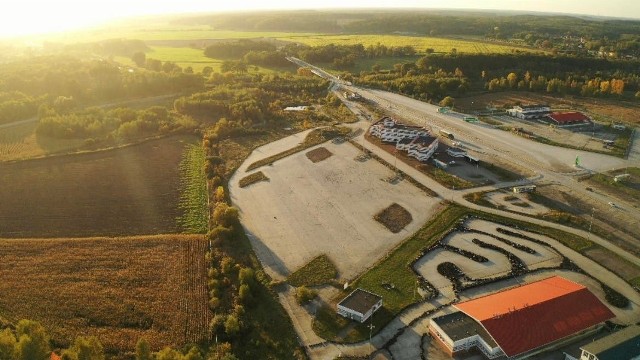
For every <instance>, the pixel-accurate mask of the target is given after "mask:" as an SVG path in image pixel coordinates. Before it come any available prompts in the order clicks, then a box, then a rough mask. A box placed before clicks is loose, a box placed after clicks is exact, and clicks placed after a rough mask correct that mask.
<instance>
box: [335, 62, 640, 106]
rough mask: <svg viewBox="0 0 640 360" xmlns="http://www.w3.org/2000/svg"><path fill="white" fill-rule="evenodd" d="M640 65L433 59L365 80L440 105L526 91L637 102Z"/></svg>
mask: <svg viewBox="0 0 640 360" xmlns="http://www.w3.org/2000/svg"><path fill="white" fill-rule="evenodd" d="M637 68H640V61H622V60H608V59H593V58H581V57H574V56H549V55H539V54H527V53H521V54H455V55H453V54H431V55H427V56H424V57H422V58H420V59H418V60H417V61H416V62H408V63H398V64H396V65H395V66H394V68H393V69H390V70H388V71H381V69H380V67H379V66H378V67H375V66H374V68H372V71H369V72H362V73H360V74H347V75H343V77H345V79H347V80H349V81H354V82H357V83H359V84H361V85H366V86H373V87H380V88H384V89H387V90H391V91H398V92H401V93H404V94H407V95H411V96H414V97H416V98H420V99H425V100H435V101H439V100H441V99H442V98H444V97H445V96H460V95H463V94H465V93H467V92H469V91H482V90H489V91H502V90H522V91H532V92H544V93H550V94H559V95H564V94H572V95H578V96H585V97H600V96H623V97H632V96H633V94H634V93H636V94H637V93H638V92H639V91H640V74H638V73H637V71H635V70H634V69H637Z"/></svg>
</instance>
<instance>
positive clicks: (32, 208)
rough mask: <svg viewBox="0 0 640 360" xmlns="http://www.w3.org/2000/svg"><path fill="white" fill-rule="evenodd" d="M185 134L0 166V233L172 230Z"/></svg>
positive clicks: (58, 234)
mask: <svg viewBox="0 0 640 360" xmlns="http://www.w3.org/2000/svg"><path fill="white" fill-rule="evenodd" d="M195 141H196V140H195V138H194V137H191V136H172V137H167V138H163V139H159V140H154V141H148V142H145V143H142V144H138V145H135V146H130V147H126V148H122V149H116V150H111V151H103V152H98V153H90V154H81V155H72V156H62V157H56V158H49V159H41V160H33V161H24V162H19V163H14V164H0V184H2V186H0V199H2V201H1V202H0V224H1V226H0V237H8V238H26V237H43V236H46V237H63V236H122V235H141V234H158V233H160V234H162V233H176V232H178V231H179V228H178V224H177V221H176V219H177V217H178V216H180V215H181V212H180V210H179V209H178V202H179V199H180V171H179V167H178V165H179V163H180V161H181V159H182V154H183V152H184V150H185V145H187V144H190V143H194V142H195Z"/></svg>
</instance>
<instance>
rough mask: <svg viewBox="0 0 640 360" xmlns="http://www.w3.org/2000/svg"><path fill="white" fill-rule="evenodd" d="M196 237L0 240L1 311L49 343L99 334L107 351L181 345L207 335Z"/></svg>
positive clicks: (201, 254)
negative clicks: (34, 325)
mask: <svg viewBox="0 0 640 360" xmlns="http://www.w3.org/2000/svg"><path fill="white" fill-rule="evenodd" d="M206 244H207V242H206V241H204V240H203V239H202V237H200V236H191V235H189V236H187V235H168V236H145V237H130V238H115V239H107V238H88V239H44V240H43V239H35V240H34V239H16V240H0V279H2V281H0V310H2V314H1V316H2V317H5V318H6V319H7V320H9V321H11V322H16V321H18V320H19V319H25V318H28V319H33V320H37V321H40V322H42V323H43V325H44V326H45V327H46V328H47V330H48V331H49V333H50V334H51V336H52V339H53V341H54V343H55V344H59V346H63V347H66V345H67V344H68V343H69V342H70V341H73V339H74V338H75V337H76V336H97V337H98V338H99V339H100V341H101V342H102V344H103V345H104V346H105V349H106V350H107V351H108V352H110V353H116V354H122V353H123V352H132V351H134V349H135V344H136V341H137V340H138V339H139V338H140V337H145V338H146V339H147V340H148V341H149V342H150V344H151V346H152V347H153V348H154V349H159V348H161V347H164V346H174V347H178V346H182V345H183V344H185V343H192V342H196V341H199V340H201V339H202V338H203V337H205V336H206V334H207V332H208V324H209V320H210V318H211V313H210V312H209V311H208V306H207V301H208V297H207V285H206V276H207V275H206V271H207V267H206V265H207V264H206V261H205V256H204V255H205V254H204V253H205V250H206Z"/></svg>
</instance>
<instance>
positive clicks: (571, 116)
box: [547, 111, 591, 126]
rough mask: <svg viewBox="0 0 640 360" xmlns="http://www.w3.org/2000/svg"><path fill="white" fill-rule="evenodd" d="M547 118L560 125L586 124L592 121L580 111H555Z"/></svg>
mask: <svg viewBox="0 0 640 360" xmlns="http://www.w3.org/2000/svg"><path fill="white" fill-rule="evenodd" d="M547 118H548V119H549V120H551V121H552V122H553V123H554V124H556V125H558V126H564V125H574V124H584V123H589V122H591V119H590V118H589V117H588V116H586V115H585V114H583V113H581V112H578V111H570V112H554V113H551V114H549V115H547Z"/></svg>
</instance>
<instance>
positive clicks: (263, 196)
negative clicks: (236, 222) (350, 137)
mask: <svg viewBox="0 0 640 360" xmlns="http://www.w3.org/2000/svg"><path fill="white" fill-rule="evenodd" d="M302 138H303V136H300V135H297V140H296V139H293V140H292V139H291V138H285V139H283V140H281V141H280V142H276V143H271V144H269V145H267V146H268V147H267V148H259V149H257V150H256V151H254V154H252V155H251V156H250V157H249V158H248V159H247V161H246V162H245V163H244V164H243V166H242V167H241V168H240V169H239V170H238V171H237V172H236V174H235V175H234V177H233V178H232V179H231V181H230V183H229V187H230V190H231V191H230V193H231V197H232V202H233V204H234V205H235V206H237V207H238V208H239V209H240V217H241V219H242V223H243V225H244V227H245V229H246V231H247V233H248V234H249V237H250V240H251V242H252V245H253V247H254V249H255V251H256V253H257V255H258V257H259V259H260V261H261V262H262V264H263V266H264V267H265V269H266V271H267V272H268V273H269V275H271V276H272V277H273V278H274V279H285V278H286V277H287V276H288V275H289V274H290V273H291V272H293V271H295V270H297V269H298V268H299V267H301V266H302V265H304V264H305V263H306V262H308V261H309V260H311V259H312V258H314V257H315V256H318V255H320V254H323V253H325V254H327V255H328V256H329V258H331V259H332V260H333V262H334V263H335V264H336V266H337V267H338V271H339V278H340V280H341V281H346V280H349V279H351V278H352V277H354V276H355V275H357V274H358V273H360V272H361V271H363V270H364V269H366V268H367V267H368V266H369V265H371V264H372V263H373V262H375V261H376V260H377V259H379V258H380V257H381V256H383V255H384V253H385V252H386V251H388V250H389V249H391V248H392V247H394V246H395V245H396V244H397V243H398V242H400V241H402V240H403V239H405V238H407V237H408V236H410V235H411V234H412V233H413V232H415V231H416V230H418V229H419V228H420V227H421V226H422V225H423V224H424V222H425V221H426V220H427V218H429V217H430V216H431V215H432V214H433V213H434V211H436V206H437V204H438V203H439V200H440V199H438V198H431V197H428V196H427V195H426V194H425V193H424V192H423V191H421V190H419V189H418V188H416V187H415V186H413V185H411V184H410V183H409V182H407V181H400V182H398V183H396V184H391V183H389V182H387V181H385V180H386V179H388V178H390V177H393V175H394V173H393V171H391V170H389V169H388V168H386V167H384V166H383V165H381V164H380V163H378V162H376V161H375V160H372V159H370V160H367V161H364V162H361V161H356V160H355V158H356V157H357V156H358V155H359V151H358V149H356V148H355V147H354V146H352V145H351V144H349V143H348V142H344V143H341V144H334V143H331V142H327V143H325V144H323V145H321V146H324V147H325V148H326V149H328V150H329V151H330V152H331V153H333V156H331V157H329V158H328V159H326V160H323V161H320V162H318V163H312V162H311V161H310V160H309V159H308V158H307V157H306V156H305V153H306V152H307V151H310V150H312V149H314V148H310V149H308V150H306V151H302V152H300V153H297V154H294V155H292V156H289V157H287V158H285V159H282V160H279V161H277V162H276V163H274V164H273V165H272V166H265V167H262V168H260V169H258V170H260V171H262V172H263V173H264V174H265V175H266V176H267V177H268V178H269V181H266V182H260V183H256V184H253V185H251V186H248V187H246V188H240V187H239V186H238V181H239V179H241V178H242V177H244V176H246V175H247V173H246V172H245V170H244V169H246V166H247V164H250V163H252V162H253V161H255V160H258V159H261V158H264V157H266V156H269V155H271V154H273V153H277V152H280V151H283V150H286V149H288V148H291V147H293V146H295V145H296V144H297V142H299V141H300V140H301V139H302ZM394 202H395V203H398V204H399V205H401V206H402V207H404V208H405V209H406V210H408V211H409V212H410V213H411V215H412V217H413V221H412V222H411V223H410V224H409V225H407V226H406V227H405V229H403V230H402V231H400V232H399V233H397V234H393V233H391V232H390V231H389V230H388V229H387V228H385V227H384V226H383V225H382V224H380V223H378V222H377V221H375V220H374V219H373V216H374V215H375V214H376V213H377V212H379V211H380V210H382V209H384V208H386V207H388V206H389V205H391V204H392V203H394Z"/></svg>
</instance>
